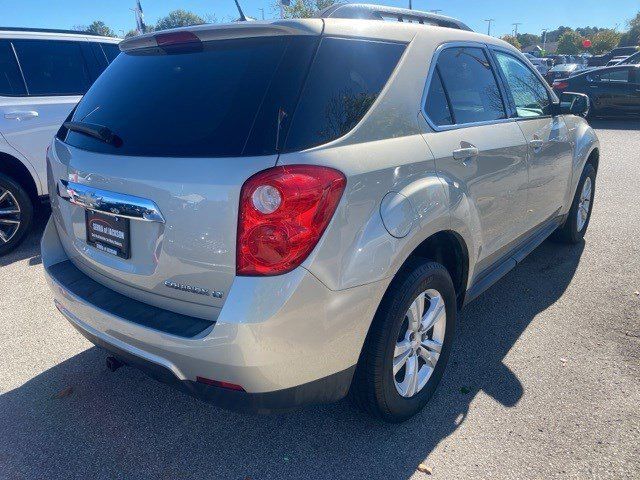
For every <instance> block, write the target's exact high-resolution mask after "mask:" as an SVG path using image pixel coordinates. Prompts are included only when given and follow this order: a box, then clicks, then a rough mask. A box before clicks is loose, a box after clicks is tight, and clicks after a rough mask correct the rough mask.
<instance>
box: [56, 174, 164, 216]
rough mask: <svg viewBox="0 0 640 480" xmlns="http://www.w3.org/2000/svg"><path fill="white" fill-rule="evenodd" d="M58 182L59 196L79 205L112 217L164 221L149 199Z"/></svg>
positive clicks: (63, 181) (64, 181)
mask: <svg viewBox="0 0 640 480" xmlns="http://www.w3.org/2000/svg"><path fill="white" fill-rule="evenodd" d="M60 183H61V185H58V195H59V196H60V198H63V199H65V200H67V201H68V202H69V203H72V204H74V205H78V206H79V207H83V208H86V209H87V210H93V211H94V212H100V213H104V214H105V215H111V216H113V217H123V218H130V219H132V220H142V221H146V222H158V223H165V220H164V217H163V216H162V213H161V212H160V209H159V208H158V206H157V205H156V204H155V203H154V202H153V201H151V200H147V199H145V198H140V197H134V196H133V195H127V194H124V193H117V192H110V191H108V190H101V189H99V188H93V187H89V186H88V185H82V184H80V183H75V182H68V181H66V180H60Z"/></svg>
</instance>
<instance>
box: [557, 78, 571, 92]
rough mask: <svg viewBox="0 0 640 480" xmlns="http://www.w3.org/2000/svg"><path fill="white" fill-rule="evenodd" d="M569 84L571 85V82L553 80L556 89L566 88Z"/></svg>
mask: <svg viewBox="0 0 640 480" xmlns="http://www.w3.org/2000/svg"><path fill="white" fill-rule="evenodd" d="M568 86H569V83H568V82H563V81H562V80H555V81H554V82H553V88H555V89H556V90H564V89H565V88H567V87H568Z"/></svg>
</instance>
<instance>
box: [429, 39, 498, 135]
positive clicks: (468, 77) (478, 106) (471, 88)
mask: <svg viewBox="0 0 640 480" xmlns="http://www.w3.org/2000/svg"><path fill="white" fill-rule="evenodd" d="M437 67H438V71H439V72H440V77H441V79H442V83H443V85H444V89H445V90H446V92H447V94H448V98H449V101H450V104H451V110H452V114H453V122H454V123H455V124H457V125H459V124H466V123H476V122H488V121H493V120H499V119H503V118H507V114H506V111H505V108H504V103H503V100H502V95H501V93H500V89H499V87H498V82H497V80H496V77H495V74H494V72H493V69H492V67H491V63H490V62H489V59H488V58H487V55H486V54H485V51H484V50H483V49H482V48H478V47H452V48H446V49H445V50H443V51H442V52H441V53H440V55H439V56H438V60H437ZM427 101H428V99H427Z"/></svg>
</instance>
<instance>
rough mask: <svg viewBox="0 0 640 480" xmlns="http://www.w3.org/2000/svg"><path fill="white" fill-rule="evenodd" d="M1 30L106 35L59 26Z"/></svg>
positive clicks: (3, 28)
mask: <svg viewBox="0 0 640 480" xmlns="http://www.w3.org/2000/svg"><path fill="white" fill-rule="evenodd" d="M0 31H9V32H34V33H73V34H74V35H91V36H95V37H101V36H104V35H99V34H97V33H93V32H85V31H83V30H62V29H59V28H28V27H0ZM109 38H111V37H109Z"/></svg>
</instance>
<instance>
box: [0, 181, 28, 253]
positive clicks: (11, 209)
mask: <svg viewBox="0 0 640 480" xmlns="http://www.w3.org/2000/svg"><path fill="white" fill-rule="evenodd" d="M32 220H33V203H32V202H31V198H30V197H29V194H28V193H27V192H26V191H25V190H24V188H22V186H21V185H20V184H19V183H17V182H16V181H15V180H13V179H12V178H10V177H7V176H6V175H3V174H1V173H0V256H2V255H4V254H6V253H9V252H10V251H11V250H13V249H14V248H16V247H17V246H18V245H20V242H22V240H23V238H24V236H25V235H26V233H27V232H28V231H29V228H30V227H31V222H32Z"/></svg>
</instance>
